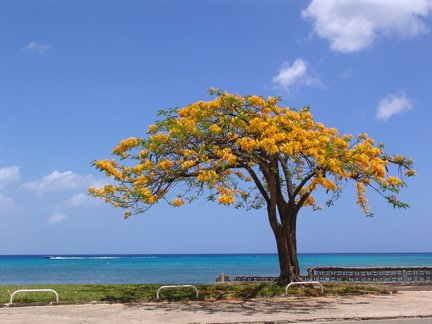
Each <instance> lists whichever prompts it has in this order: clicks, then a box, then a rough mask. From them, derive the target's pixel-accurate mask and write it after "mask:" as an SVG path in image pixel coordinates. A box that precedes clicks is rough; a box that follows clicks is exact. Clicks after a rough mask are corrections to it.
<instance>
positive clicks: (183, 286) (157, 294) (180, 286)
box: [156, 285, 198, 299]
mask: <svg viewBox="0 0 432 324" xmlns="http://www.w3.org/2000/svg"><path fill="white" fill-rule="evenodd" d="M165 288H193V289H195V292H196V297H197V298H198V289H196V287H195V286H192V285H175V286H162V287H160V288H159V289H158V290H157V292H156V298H157V299H159V291H161V290H162V289H165Z"/></svg>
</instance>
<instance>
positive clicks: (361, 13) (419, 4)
mask: <svg viewBox="0 0 432 324" xmlns="http://www.w3.org/2000/svg"><path fill="white" fill-rule="evenodd" d="M431 12H432V0H409V1H407V0H379V1H378V0H313V1H312V2H311V3H310V4H309V6H308V7H307V8H306V9H305V10H303V11H302V16H303V17H305V18H310V19H312V20H313V21H314V32H315V33H316V34H318V36H319V37H321V38H324V39H327V40H328V41H330V48H331V49H332V50H334V51H339V52H345V53H348V52H356V51H360V50H363V49H366V48H368V47H370V46H371V45H372V44H373V43H374V41H375V39H376V38H377V37H382V36H396V37H414V36H417V35H419V34H421V33H426V32H428V27H427V25H426V23H425V21H424V18H426V17H428V16H429V15H430V14H431Z"/></svg>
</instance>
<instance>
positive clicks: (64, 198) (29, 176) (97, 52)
mask: <svg viewBox="0 0 432 324" xmlns="http://www.w3.org/2000/svg"><path fill="white" fill-rule="evenodd" d="M0 42H1V44H2V46H1V48H0V112H1V118H0V224H1V225H0V254H75V253H108V254H109V253H237V252H239V253H241V252H250V253H258V252H276V248H275V243H274V238H273V235H272V233H271V230H270V227H269V225H268V222H267V219H266V215H265V211H264V210H262V211H252V212H246V211H243V210H235V209H233V208H229V207H225V206H219V205H217V204H212V203H208V202H207V201H206V200H205V199H201V200H200V201H198V202H194V203H193V204H191V205H187V206H182V207H181V208H172V207H169V206H166V205H164V204H160V205H157V206H154V207H152V208H151V209H150V210H149V211H148V212H147V213H146V214H143V215H139V216H134V217H131V218H130V219H128V220H123V211H122V210H120V209H115V208H113V207H111V206H110V205H107V204H104V203H103V202H101V201H99V200H97V199H94V198H90V197H88V196H87V187H88V186H94V185H96V186H98V185H101V184H103V183H104V182H105V181H106V179H104V176H103V175H102V174H100V173H98V172H97V171H96V170H94V169H92V167H91V165H90V164H91V161H92V160H94V159H103V158H107V157H109V155H110V152H111V150H112V148H113V147H114V146H116V144H117V143H118V142H119V141H120V140H122V139H125V138H128V137H130V136H137V137H142V136H145V133H146V130H147V126H148V125H150V124H152V123H154V121H155V120H157V119H158V117H157V116H156V114H157V111H158V110H160V109H167V108H171V107H177V106H179V107H182V106H185V105H187V104H190V103H193V102H196V101H199V100H209V99H211V98H210V97H209V96H208V95H207V92H206V91H207V90H208V89H209V88H211V87H216V88H221V89H225V90H227V91H229V92H234V93H239V94H242V95H245V94H257V95H263V96H276V95H280V96H282V97H283V98H284V101H283V102H282V104H283V105H284V106H289V107H296V108H301V107H303V106H308V105H309V106H311V112H312V113H313V115H314V116H315V119H316V120H317V121H319V122H323V123H324V124H325V125H326V126H328V127H336V128H337V129H338V130H339V131H340V132H341V133H343V134H354V135H357V134H359V133H368V134H369V136H371V137H372V138H374V139H375V140H376V141H377V142H384V143H385V144H386V146H387V151H388V152H389V153H391V154H402V155H404V156H406V157H412V158H413V159H414V162H415V169H416V170H417V173H418V177H416V178H410V179H407V182H408V188H405V190H403V192H402V193H401V195H400V197H401V200H403V201H406V202H408V203H409V204H410V205H411V208H410V209H407V210H395V209H393V208H392V207H391V206H390V205H387V204H386V203H385V201H384V200H382V199H380V197H379V196H378V195H377V194H375V193H374V192H369V195H368V198H369V200H370V204H371V207H372V212H374V214H375V217H373V218H366V217H365V216H364V215H363V214H362V213H361V211H360V208H359V207H358V206H357V205H356V204H355V200H356V198H355V195H354V192H353V191H352V189H351V186H350V185H348V186H347V187H346V190H345V192H344V194H343V196H342V198H341V199H340V200H339V201H337V203H336V205H335V206H334V207H331V208H326V209H324V210H323V211H318V212H312V211H311V210H309V209H304V210H303V211H301V213H300V216H299V224H298V246H299V252H430V251H432V235H430V234H431V230H432V218H431V212H430V206H429V202H430V201H431V200H432V196H431V189H430V183H431V181H432V177H431V168H430V161H431V160H432V153H431V144H430V141H431V139H432V137H431V135H432V133H431V122H432V112H431V111H432V110H431V104H432V91H431V85H432V64H431V60H432V55H431V53H432V0H410V1H404V0H401V1H395V0H382V1H372V0H355V1H354V0H352V1H338V0H313V1H301V0H290V1H277V0H268V1H257V0H249V1H241V0H239V1H233V0H222V1H210V0H209V1H206V0H202V1H198V0H196V1H193V0H185V1H169V0H161V1H156V0H154V1H151V0H149V1H137V0H135V1H133V0H125V1H114V0H112V1H111V0H106V1H96V0H86V1H84V0H82V1H80V0H77V1H68V0H64V1H54V0H40V1H36V0H34V1H30V0H27V1H25V0H3V1H1V2H0Z"/></svg>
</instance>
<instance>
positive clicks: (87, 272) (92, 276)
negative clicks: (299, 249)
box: [0, 253, 432, 285]
mask: <svg viewBox="0 0 432 324" xmlns="http://www.w3.org/2000/svg"><path fill="white" fill-rule="evenodd" d="M299 263H300V268H301V274H307V268H309V267H318V266H339V267H373V266H432V253H372V254H371V253H355V254H352V253H350V254H348V253H347V254H339V253H338V254H299ZM222 272H223V273H225V274H226V275H229V276H231V278H234V277H235V276H277V275H278V274H279V265H278V258H277V254H198V255H197V254H185V255H178V254H175V255H63V256H62V255H60V256H55V257H54V258H46V256H43V255H20V256H0V285H39V284H90V283H100V284H112V283H142V284H143V283H163V284H180V283H189V284H199V283H214V282H215V278H216V277H218V276H219V275H220V274H221V273H222Z"/></svg>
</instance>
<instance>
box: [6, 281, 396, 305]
mask: <svg viewBox="0 0 432 324" xmlns="http://www.w3.org/2000/svg"><path fill="white" fill-rule="evenodd" d="M161 286H163V285H160V284H148V285H138V284H130V285H127V284H118V285H117V284H110V285H102V284H91V285H43V286H0V304H5V303H9V300H10V296H11V295H12V293H13V292H14V291H16V290H19V289H42V288H43V289H53V290H55V291H56V292H57V293H58V294H59V301H60V302H67V303H87V302H93V301H96V302H120V303H127V302H138V301H153V300H156V292H157V290H158V288H159V287H161ZM195 287H196V288H197V289H198V291H199V297H198V299H199V300H214V299H222V298H254V297H273V296H283V295H285V286H281V285H276V284H272V283H251V284H241V285H222V284H215V285H195ZM324 289H325V290H324V293H325V294H341V293H368V292H376V293H386V292H388V290H385V289H382V288H377V287H370V286H360V285H358V286H355V285H346V286H345V285H334V286H333V285H325V286H324ZM319 292H320V291H319V290H317V289H315V288H313V287H301V286H298V287H293V288H290V289H289V291H288V293H289V294H294V295H315V294H318V293H319ZM160 299H162V300H183V299H190V300H195V299H196V297H195V290H194V289H193V288H182V289H177V288H176V289H163V290H161V291H160ZM52 301H55V296H54V294H53V293H48V292H31V293H19V294H16V295H15V296H14V298H13V303H14V304H15V303H17V304H18V303H36V302H46V303H48V302H52Z"/></svg>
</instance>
